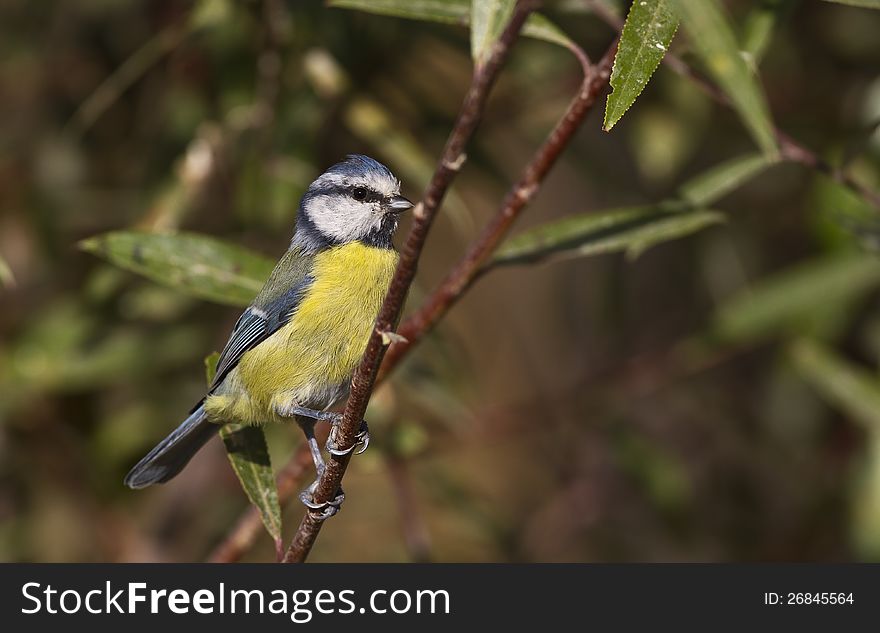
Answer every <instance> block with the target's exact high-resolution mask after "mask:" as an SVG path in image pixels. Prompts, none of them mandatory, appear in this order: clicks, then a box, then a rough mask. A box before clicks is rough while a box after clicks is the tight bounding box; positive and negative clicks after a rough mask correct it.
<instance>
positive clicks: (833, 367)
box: [789, 339, 880, 432]
mask: <svg viewBox="0 0 880 633" xmlns="http://www.w3.org/2000/svg"><path fill="white" fill-rule="evenodd" d="M789 358H790V359H791V360H792V363H793V365H794V367H795V370H796V371H797V372H798V374H800V376H801V377H802V378H804V379H805V380H807V381H808V382H809V383H810V384H811V385H813V387H815V388H816V390H817V391H818V392H819V393H820V394H821V395H822V396H823V397H824V398H826V399H827V400H828V401H829V402H830V403H831V404H833V405H834V406H836V407H838V408H839V409H840V410H841V411H843V412H844V413H846V414H847V415H848V416H849V417H851V418H852V419H853V420H856V421H858V422H860V423H862V424H864V425H865V426H866V427H867V428H868V429H870V430H873V431H875V432H880V379H878V377H877V374H876V373H874V372H869V371H866V370H864V369H860V368H858V367H856V366H855V365H853V364H852V363H850V362H849V361H847V360H845V359H843V358H841V357H840V356H838V355H837V354H836V353H834V351H832V350H831V349H829V348H828V347H826V346H825V345H823V344H822V343H819V342H818V341H815V340H810V339H801V340H798V341H796V342H795V343H793V344H792V345H791V347H790V349H789Z"/></svg>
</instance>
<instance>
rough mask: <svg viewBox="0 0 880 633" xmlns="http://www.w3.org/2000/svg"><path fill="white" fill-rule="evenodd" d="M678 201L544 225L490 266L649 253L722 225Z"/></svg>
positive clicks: (713, 214) (507, 246)
mask: <svg viewBox="0 0 880 633" xmlns="http://www.w3.org/2000/svg"><path fill="white" fill-rule="evenodd" d="M681 208H683V207H682V206H681V205H680V203H670V204H667V205H654V206H640V207H625V208H621V209H613V210H610V211H602V212H596V213H584V214H581V215H576V216H573V217H568V218H564V219H562V220H558V221H556V222H551V223H549V224H544V225H542V226H539V227H537V228H534V229H531V230H529V231H526V232H525V233H522V234H520V235H517V236H516V237H513V238H512V239H510V240H508V241H507V242H505V243H504V244H503V245H502V246H501V248H499V249H498V252H497V253H496V254H495V256H494V257H493V258H492V260H491V261H490V262H489V264H488V265H487V267H491V266H500V265H508V264H520V263H528V262H538V261H542V260H544V259H547V258H550V257H582V256H587V255H600V254H604V253H614V252H620V251H623V252H625V253H626V254H627V256H628V257H630V258H632V257H636V256H638V255H640V254H641V253H643V252H644V251H645V250H647V249H648V248H650V247H651V246H654V245H655V244H659V243H661V242H666V241H669V240H673V239H676V238H679V237H684V236H686V235H690V234H691V233H696V232H697V231H699V230H701V229H703V228H705V227H707V226H710V225H712V224H718V223H719V222H722V221H724V216H723V215H722V214H721V213H718V212H717V211H707V210H699V211H681V210H680V209H681Z"/></svg>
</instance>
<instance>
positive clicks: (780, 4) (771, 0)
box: [740, 0, 792, 72]
mask: <svg viewBox="0 0 880 633" xmlns="http://www.w3.org/2000/svg"><path fill="white" fill-rule="evenodd" d="M791 5H792V0H763V1H762V2H759V3H757V4H756V5H755V6H754V7H752V9H751V11H749V13H748V14H747V15H746V17H745V18H744V19H743V27H742V37H741V38H740V39H741V46H742V50H743V53H746V54H748V60H749V62H750V65H751V67H752V72H755V71H756V70H757V66H758V64H759V63H760V61H761V59H762V58H763V57H764V53H766V52H767V47H768V46H769V45H770V41H771V40H772V39H773V32H774V29H775V28H776V24H777V23H778V22H779V21H780V18H781V17H782V14H783V13H785V12H787V11H788V10H789V9H790V8H791Z"/></svg>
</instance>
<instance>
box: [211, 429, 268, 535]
mask: <svg viewBox="0 0 880 633" xmlns="http://www.w3.org/2000/svg"><path fill="white" fill-rule="evenodd" d="M220 437H222V438H223V444H224V445H225V446H226V454H227V456H228V457H229V463H230V464H232V469H233V470H234V471H235V475H236V476H237V477H238V480H239V482H241V487H242V489H243V490H244V492H245V494H246V495H247V497H248V499H250V501H251V503H252V504H254V506H255V507H256V508H257V510H258V511H259V513H260V518H261V519H262V520H263V525H264V526H266V531H267V532H268V533H269V535H270V536H271V537H272V539H273V540H274V541H275V546H276V549H277V548H279V547H280V546H281V504H280V503H279V501H278V488H277V487H276V485H275V475H274V473H273V472H272V463H271V461H270V460H269V449H268V447H267V446H266V437H265V436H264V435H263V429H262V427H259V426H251V425H249V424H226V425H224V426H223V428H222V429H220Z"/></svg>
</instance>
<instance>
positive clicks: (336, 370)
mask: <svg viewBox="0 0 880 633" xmlns="http://www.w3.org/2000/svg"><path fill="white" fill-rule="evenodd" d="M412 206H413V205H412V203H411V202H410V201H409V200H407V199H406V198H404V197H403V196H401V195H400V181H399V180H397V178H395V177H394V175H393V174H392V173H391V171H390V170H389V169H388V168H387V167H385V166H384V165H382V164H381V163H379V162H377V161H375V160H373V159H372V158H368V157H367V156H361V155H351V156H348V157H347V158H346V159H345V160H343V161H342V162H340V163H337V164H336V165H333V166H332V167H331V168H330V169H328V170H327V171H326V172H324V173H323V174H321V176H320V177H318V179H317V180H315V181H314V182H313V183H312V184H311V185H310V186H309V188H308V190H307V191H306V193H305V195H304V196H303V198H302V201H301V203H300V206H299V212H298V215H297V220H296V230H295V232H294V235H293V239H292V240H291V242H290V247H289V248H288V250H287V252H286V253H285V254H284V255H283V256H282V258H281V260H280V261H279V262H278V264H277V265H276V266H275V269H274V270H273V271H272V273H271V275H270V276H269V279H268V281H266V284H265V285H264V286H263V288H262V290H260V292H259V294H258V295H257V297H256V299H254V302H253V304H252V305H251V306H250V307H248V308H247V309H246V310H245V311H244V313H243V314H242V315H241V317H240V318H239V319H238V322H237V323H236V324H235V327H234V328H233V330H232V334H231V336H230V338H229V341H228V342H227V343H226V346H225V347H224V348H223V351H222V353H221V354H220V358H219V361H218V364H217V373H216V376H215V378H214V380H213V383H212V384H211V386H210V388H209V389H208V392H207V394H206V396H205V397H204V398H203V399H202V401H201V402H199V403H198V404H197V405H196V407H195V408H194V409H193V410H192V412H191V414H190V416H189V417H188V418H187V419H186V420H185V421H184V422H183V423H182V424H181V425H180V426H179V427H177V429H176V430H174V431H173V432H172V433H171V434H170V435H169V436H168V437H166V438H165V439H164V440H162V442H160V443H159V444H158V445H157V446H156V447H155V448H154V449H153V450H152V451H150V452H149V454H148V455H147V456H146V457H144V458H143V459H142V460H141V461H140V462H138V463H137V465H135V467H134V468H132V469H131V472H129V473H128V475H127V476H126V477H125V484H126V485H127V486H129V487H130V488H143V487H145V486H149V485H151V484H155V483H160V482H166V481H168V480H169V479H171V478H172V477H174V476H175V475H177V474H178V473H179V472H180V471H181V470H182V469H183V467H184V466H186V464H187V463H188V462H189V460H190V459H191V458H192V456H193V455H194V454H195V453H196V452H197V451H198V450H199V449H200V448H201V447H202V446H203V445H204V444H205V442H207V441H208V440H209V439H210V438H211V437H212V436H213V435H214V434H215V433H216V432H217V431H218V430H219V428H220V426H221V425H222V424H223V423H225V422H237V423H244V424H263V423H265V422H267V421H278V422H285V421H290V420H292V419H294V420H296V421H297V423H298V424H299V425H300V427H301V428H302V429H303V431H304V433H305V435H306V439H307V441H308V442H309V446H310V449H311V452H312V458H313V460H314V462H315V468H316V469H317V470H318V475H319V477H320V475H321V472H322V471H323V464H324V462H323V459H322V456H321V451H320V448H319V447H318V445H317V442H316V440H315V435H314V425H315V421H317V420H327V421H330V422H331V423H333V422H335V421H338V419H339V415H338V414H334V413H330V412H328V411H327V409H329V408H330V407H332V406H333V404H334V403H336V402H338V401H339V400H340V399H342V398H344V397H346V395H347V394H348V389H349V384H350V381H351V376H352V374H353V373H354V370H355V368H356V367H357V365H358V363H359V361H360V358H361V356H362V355H363V352H364V350H365V349H366V346H367V342H368V340H369V337H370V333H371V331H372V328H373V325H374V323H375V320H376V316H377V315H378V312H379V309H380V307H381V305H382V301H383V299H384V297H385V293H386V292H387V290H388V286H389V284H390V283H391V278H392V276H393V274H394V270H395V268H396V266H397V261H398V253H397V251H396V250H395V249H394V246H393V244H392V241H391V238H392V236H393V235H394V232H395V230H396V229H397V224H398V219H399V214H400V213H401V212H402V211H404V210H406V209H409V208H410V207H412ZM332 437H333V433H331V438H332ZM359 439H360V440H361V441H360V442H359V443H358V444H356V446H362V447H363V448H365V447H366V444H367V443H368V441H369V435H368V434H367V432H366V426H365V425H364V427H363V429H362V433H361V435H360V436H359ZM353 448H354V447H349V448H348V449H346V450H343V449H340V448H339V447H336V446H334V445H331V444H330V441H328V449H329V450H332V451H334V452H337V454H340V453H345V452H347V451H350V450H352V449H353ZM316 481H317V480H316ZM314 487H315V484H313V485H312V486H311V487H310V489H308V490H307V491H305V492H304V493H303V495H302V498H303V501H304V502H305V503H306V504H307V505H310V503H309V500H310V495H311V492H312V491H313V490H314ZM340 492H341V491H340ZM340 496H341V495H340ZM337 502H341V499H337ZM337 505H338V503H337Z"/></svg>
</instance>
